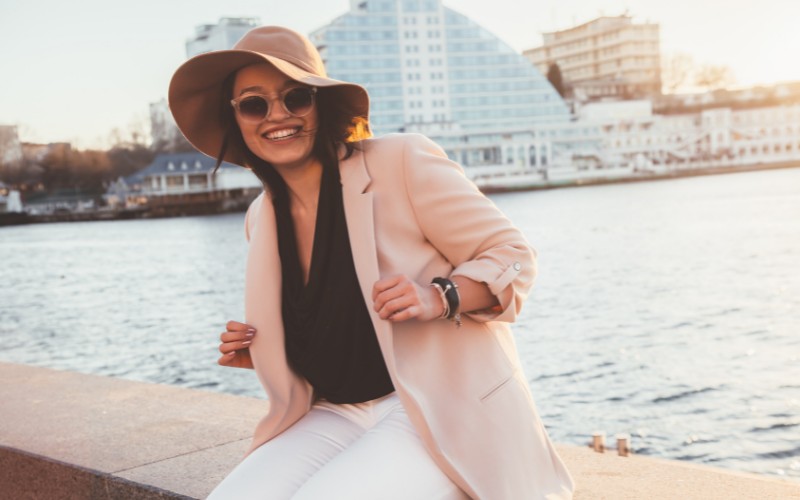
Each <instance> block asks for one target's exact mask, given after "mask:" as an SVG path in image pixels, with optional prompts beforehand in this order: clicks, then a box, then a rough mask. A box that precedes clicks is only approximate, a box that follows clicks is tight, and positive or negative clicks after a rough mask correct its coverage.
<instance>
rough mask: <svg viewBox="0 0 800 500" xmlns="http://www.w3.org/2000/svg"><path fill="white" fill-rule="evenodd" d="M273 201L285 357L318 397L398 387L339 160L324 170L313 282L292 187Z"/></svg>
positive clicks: (343, 399)
mask: <svg viewBox="0 0 800 500" xmlns="http://www.w3.org/2000/svg"><path fill="white" fill-rule="evenodd" d="M283 194H284V196H278V197H276V198H274V200H275V217H276V221H277V229H278V248H279V251H280V258H281V271H282V299H283V303H282V312H283V326H284V332H285V341H286V356H287V358H288V360H289V364H290V366H291V367H292V369H293V370H294V371H295V372H297V373H298V374H300V375H301V376H303V377H305V378H306V379H307V380H308V381H309V382H310V383H311V385H312V386H313V387H314V390H315V392H316V394H317V396H319V397H322V398H324V399H327V400H328V401H330V402H332V403H338V404H342V403H361V402H364V401H369V400H371V399H376V398H379V397H381V396H385V395H386V394H389V393H390V392H392V391H394V386H393V385H392V381H391V379H390V377H389V373H388V371H387V369H386V363H385V362H384V360H383V355H382V354H381V351H380V347H379V345H378V339H377V337H376V335H375V329H374V327H373V326H372V321H371V320H370V317H369V312H368V310H367V305H366V303H365V302H364V296H363V295H362V294H361V288H360V287H359V284H358V277H357V276H356V269H355V265H354V264H353V253H352V250H351V248H350V240H349V236H348V232H347V221H346V219H345V216H344V203H343V200H342V186H341V180H340V177H339V168H338V166H337V165H333V166H325V167H323V169H322V182H321V186H320V194H319V202H318V205H317V220H316V227H315V230H314V243H313V248H312V252H311V269H310V270H309V280H308V284H305V283H304V278H303V271H302V268H301V267H300V258H299V254H298V251H297V240H296V235H295V230H294V222H293V220H292V217H291V213H290V210H289V200H288V196H286V193H285V192H284V193H283Z"/></svg>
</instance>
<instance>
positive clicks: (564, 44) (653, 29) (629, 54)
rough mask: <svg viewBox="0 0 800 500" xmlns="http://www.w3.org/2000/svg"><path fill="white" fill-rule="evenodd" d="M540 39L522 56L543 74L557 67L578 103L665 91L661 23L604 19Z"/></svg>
mask: <svg viewBox="0 0 800 500" xmlns="http://www.w3.org/2000/svg"><path fill="white" fill-rule="evenodd" d="M542 36H543V41H544V45H542V46H541V47H537V48H533V49H529V50H526V51H524V52H523V53H524V54H525V56H527V57H528V58H529V59H530V60H531V62H533V63H534V64H536V66H537V67H538V68H539V70H540V71H542V72H543V73H544V74H547V71H548V68H549V67H550V65H551V64H553V63H557V64H558V66H559V68H560V69H561V74H562V77H563V79H564V82H565V84H566V85H567V86H568V87H570V88H571V90H572V93H573V95H574V97H575V98H576V99H577V100H579V101H582V100H586V99H593V98H600V97H609V96H613V97H642V96H650V95H657V94H659V93H661V56H660V48H659V45H660V43H659V25H658V24H653V23H636V24H634V23H633V20H632V19H631V17H629V16H627V15H622V16H618V17H600V18H597V19H594V20H592V21H589V22H587V23H584V24H581V25H578V26H574V27H572V28H568V29H565V30H560V31H552V32H548V33H544V34H543V35H542Z"/></svg>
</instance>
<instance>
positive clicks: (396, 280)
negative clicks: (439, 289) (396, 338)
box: [372, 275, 429, 321]
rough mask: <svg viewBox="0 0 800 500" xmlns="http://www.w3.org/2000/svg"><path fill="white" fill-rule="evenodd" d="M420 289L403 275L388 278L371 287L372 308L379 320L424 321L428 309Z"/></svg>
mask: <svg viewBox="0 0 800 500" xmlns="http://www.w3.org/2000/svg"><path fill="white" fill-rule="evenodd" d="M422 291H423V289H422V287H420V285H418V284H417V283H415V282H414V281H412V280H411V279H409V278H408V276H405V275H397V276H389V277H387V278H384V279H381V280H379V281H377V282H375V285H373V287H372V298H373V307H374V309H375V311H376V312H377V313H378V315H379V316H380V317H381V319H388V320H390V321H405V320H409V319H412V318H419V319H425V318H423V316H426V313H425V311H427V309H429V307H428V304H427V302H426V299H425V297H423V294H422Z"/></svg>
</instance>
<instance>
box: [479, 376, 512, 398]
mask: <svg viewBox="0 0 800 500" xmlns="http://www.w3.org/2000/svg"><path fill="white" fill-rule="evenodd" d="M512 380H514V374H513V373H512V374H511V375H509V376H508V377H507V378H505V379H503V380H501V381H500V382H498V383H497V384H495V385H494V386H493V387H492V388H491V389H489V390H488V391H486V392H485V393H484V394H483V395H482V396H481V397H480V400H481V403H485V402H487V401H489V400H490V399H492V396H494V395H496V394H497V393H498V392H500V390H501V389H503V388H504V387H506V386H507V385H508V384H509V383H510V382H511V381H512Z"/></svg>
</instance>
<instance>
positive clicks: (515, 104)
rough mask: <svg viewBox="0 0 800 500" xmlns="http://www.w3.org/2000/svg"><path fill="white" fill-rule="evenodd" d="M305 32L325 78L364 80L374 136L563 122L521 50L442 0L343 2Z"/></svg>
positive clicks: (555, 98) (562, 110) (564, 114)
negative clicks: (339, 10)
mask: <svg viewBox="0 0 800 500" xmlns="http://www.w3.org/2000/svg"><path fill="white" fill-rule="evenodd" d="M311 39H312V41H313V42H314V43H315V44H316V45H317V47H318V48H319V49H320V52H321V53H322V57H323V59H324V60H325V64H326V67H327V70H328V73H329V75H330V76H331V77H333V78H338V79H342V80H347V81H352V82H356V83H359V84H361V85H363V86H364V87H366V88H367V90H368V91H369V94H370V97H371V99H372V107H371V116H370V121H371V123H372V127H373V130H374V131H375V133H376V134H383V133H388V132H396V131H419V132H423V133H426V134H428V135H430V136H432V137H437V136H442V137H448V136H449V137H454V136H456V135H461V134H468V135H471V134H497V133H501V134H502V133H506V132H510V131H519V130H530V129H531V128H533V127H536V126H537V125H540V124H563V123H566V122H569V120H570V112H569V109H568V107H567V105H566V104H565V103H564V101H563V100H562V99H561V97H560V96H559V95H558V93H557V92H556V91H555V90H554V89H553V87H552V86H551V85H550V83H549V82H548V81H547V79H546V78H545V77H544V76H543V75H542V74H541V73H540V72H539V70H538V69H537V68H536V67H535V66H534V65H533V64H532V63H531V62H530V61H529V60H528V59H527V58H525V57H524V56H523V55H522V54H519V53H517V52H516V51H515V50H514V49H512V48H511V47H509V46H508V45H507V44H506V43H504V42H503V41H502V40H500V39H499V38H498V37H496V36H495V35H493V34H492V33H490V32H488V31H487V30H486V29H484V28H482V27H481V26H480V25H478V24H477V23H475V22H474V21H472V20H470V19H469V18H467V17H466V16H464V15H462V14H459V13H458V12H456V11H454V10H452V9H449V8H447V7H445V6H443V5H442V2H441V0H351V1H350V11H349V12H347V13H346V14H344V15H342V16H340V17H338V18H336V19H334V20H333V21H332V22H331V23H330V24H328V25H327V26H324V27H322V28H320V29H318V30H316V31H315V32H313V33H312V34H311ZM526 155H527V153H526Z"/></svg>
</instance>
